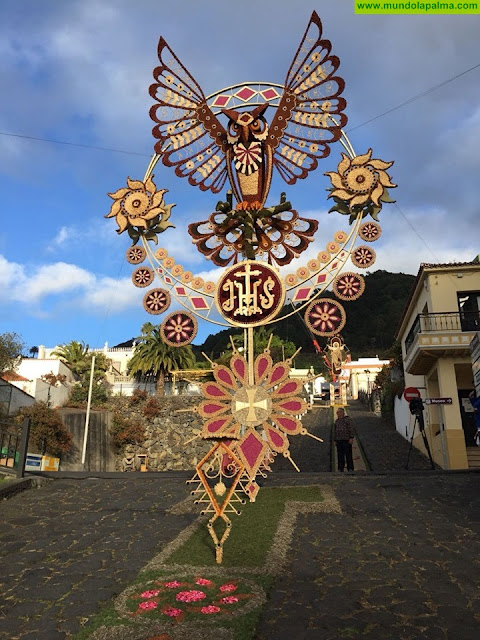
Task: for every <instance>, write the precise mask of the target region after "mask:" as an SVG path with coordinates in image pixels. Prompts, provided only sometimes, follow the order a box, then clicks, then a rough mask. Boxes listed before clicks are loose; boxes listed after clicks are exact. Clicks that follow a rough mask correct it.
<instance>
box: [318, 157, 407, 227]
mask: <svg viewBox="0 0 480 640" xmlns="http://www.w3.org/2000/svg"><path fill="white" fill-rule="evenodd" d="M392 164H393V162H384V161H383V160H379V159H375V158H374V159H372V150H371V149H369V150H368V152H367V153H365V154H363V155H360V156H355V157H354V158H349V157H348V156H347V155H346V154H344V153H342V160H341V161H340V162H339V164H338V167H337V171H336V172H335V171H329V172H327V173H325V175H326V176H329V178H330V180H331V182H332V188H331V189H330V195H329V196H328V197H329V198H333V199H334V201H335V205H334V206H333V207H332V208H331V209H330V211H329V213H330V212H332V211H338V213H342V214H344V215H349V216H350V222H353V220H354V219H355V218H356V217H357V216H358V215H359V214H360V213H361V214H362V217H363V218H364V217H366V216H367V215H371V216H372V218H373V219H374V220H377V216H378V213H379V212H380V211H381V209H382V206H383V203H385V202H395V200H392V199H391V198H390V196H389V195H388V191H387V187H390V188H393V187H396V186H397V185H396V184H393V182H392V181H391V179H390V176H389V175H388V173H387V172H386V169H389V168H390V167H391V166H392Z"/></svg>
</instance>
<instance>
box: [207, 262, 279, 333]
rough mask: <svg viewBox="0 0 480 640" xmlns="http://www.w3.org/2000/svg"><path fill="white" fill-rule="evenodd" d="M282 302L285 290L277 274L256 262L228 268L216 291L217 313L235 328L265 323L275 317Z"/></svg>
mask: <svg viewBox="0 0 480 640" xmlns="http://www.w3.org/2000/svg"><path fill="white" fill-rule="evenodd" d="M284 299H285V287H284V285H283V282H282V280H281V279H280V276H279V275H278V272H277V271H276V270H275V269H273V268H272V267H270V266H268V265H267V264H264V263H263V262H256V261H247V262H241V263H239V264H236V265H235V266H233V267H230V268H229V269H228V270H227V271H226V272H225V273H224V275H223V276H222V277H221V278H220V280H219V282H218V285H217V288H216V291H215V302H216V305H217V308H218V310H219V312H220V313H221V314H222V316H223V317H224V318H226V319H227V320H228V321H229V323H230V324H233V325H236V326H238V327H255V326H258V325H261V324H265V323H266V322H268V321H269V320H271V319H272V318H274V317H275V316H276V315H277V313H278V312H279V311H280V309H281V308H282V305H283V301H284Z"/></svg>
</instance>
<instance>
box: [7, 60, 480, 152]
mask: <svg viewBox="0 0 480 640" xmlns="http://www.w3.org/2000/svg"><path fill="white" fill-rule="evenodd" d="M479 67H480V62H479V63H478V64H476V65H474V66H473V67H470V68H469V69H465V71H462V72H460V73H457V74H456V75H454V76H452V77H451V78H447V80H443V81H442V82H439V83H438V84H436V85H433V86H432V87H430V88H429V89H425V91H422V92H421V93H417V94H416V95H414V96H412V97H411V98H408V100H404V101H403V102H401V103H400V104H397V105H396V106H394V107H391V108H390V109H387V110H386V111H383V112H382V113H379V114H378V115H376V116H374V117H373V118H370V119H369V120H365V122H362V123H360V124H357V125H355V126H354V127H350V129H348V130H347V131H346V132H347V133H350V132H351V131H355V130H356V129H360V127H364V126H366V125H367V124H370V123H371V122H374V121H375V120H378V119H379V118H383V117H384V116H386V115H388V114H389V113H392V112H393V111H397V110H398V109H401V108H402V107H405V106H407V105H409V104H411V103H412V102H415V101H416V100H420V98H423V97H425V96H427V95H428V94H430V93H432V92H434V91H437V90H438V89H441V88H442V87H444V86H445V85H447V84H449V83H450V82H453V81H454V80H457V79H458V78H461V77H462V76H464V75H466V74H467V73H470V72H471V71H474V70H475V69H478V68H479ZM0 136H8V137H10V138H21V139H24V140H34V141H37V142H48V143H50V144H63V145H67V146H70V147H81V148H83V149H94V150H96V151H107V152H110V153H123V154H125V155H130V156H141V157H143V158H150V157H151V154H146V153H140V152H138V151H125V150H124V149H112V148H110V147H99V146H95V145H90V144H80V143H77V142H68V141H66V140H52V139H51V138H42V137H40V136H27V135H24V134H20V133H10V132H8V131H0Z"/></svg>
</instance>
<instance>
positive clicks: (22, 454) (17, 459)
mask: <svg viewBox="0 0 480 640" xmlns="http://www.w3.org/2000/svg"><path fill="white" fill-rule="evenodd" d="M29 431H30V420H29V419H28V418H25V420H24V421H23V423H22V425H21V427H20V428H18V427H17V428H16V429H15V427H13V426H12V424H11V423H10V424H8V423H0V471H6V472H7V473H15V474H16V476H17V478H23V476H24V474H25V459H26V457H27V446H28V436H29Z"/></svg>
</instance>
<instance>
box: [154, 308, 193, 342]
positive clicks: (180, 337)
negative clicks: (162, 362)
mask: <svg viewBox="0 0 480 640" xmlns="http://www.w3.org/2000/svg"><path fill="white" fill-rule="evenodd" d="M160 334H161V336H162V338H163V341H164V342H165V343H166V344H168V345H170V346H171V347H185V346H186V345H187V344H190V342H192V340H193V339H194V338H195V336H196V335H197V320H196V318H195V316H193V315H192V314H191V313H188V312H187V311H175V312H174V313H171V314H170V315H169V316H167V317H166V318H165V320H164V321H163V322H162V325H161V327H160Z"/></svg>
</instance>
